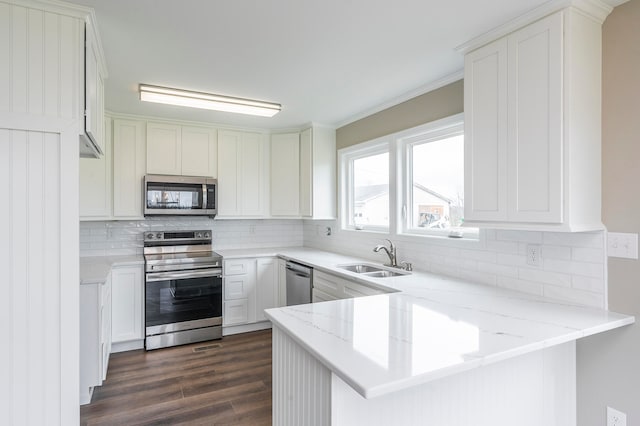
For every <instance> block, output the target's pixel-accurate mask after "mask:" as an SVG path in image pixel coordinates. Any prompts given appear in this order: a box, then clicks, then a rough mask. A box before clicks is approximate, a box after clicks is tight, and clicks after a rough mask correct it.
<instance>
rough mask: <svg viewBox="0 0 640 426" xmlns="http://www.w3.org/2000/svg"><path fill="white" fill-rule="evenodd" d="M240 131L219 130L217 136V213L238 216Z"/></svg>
mask: <svg viewBox="0 0 640 426" xmlns="http://www.w3.org/2000/svg"><path fill="white" fill-rule="evenodd" d="M241 143H242V133H240V132H232V131H221V132H220V134H219V138H218V215H219V216H239V215H240V197H239V194H238V188H239V174H240V170H239V163H238V159H239V155H240V144H241Z"/></svg>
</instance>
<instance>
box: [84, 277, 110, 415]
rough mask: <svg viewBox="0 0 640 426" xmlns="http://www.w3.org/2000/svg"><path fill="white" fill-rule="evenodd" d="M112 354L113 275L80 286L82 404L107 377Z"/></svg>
mask: <svg viewBox="0 0 640 426" xmlns="http://www.w3.org/2000/svg"><path fill="white" fill-rule="evenodd" d="M110 353H111V275H108V276H107V279H106V280H105V281H104V282H102V283H93V284H83V285H81V286H80V404H88V403H89V402H91V395H92V393H93V388H94V387H95V386H100V385H102V382H103V381H104V380H105V379H106V377H107V368H108V365H109V354H110Z"/></svg>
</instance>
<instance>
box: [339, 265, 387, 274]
mask: <svg viewBox="0 0 640 426" xmlns="http://www.w3.org/2000/svg"><path fill="white" fill-rule="evenodd" d="M339 268H342V269H346V270H347V271H351V272H356V273H358V274H366V273H368V272H382V271H384V269H382V268H378V267H377V266H373V265H342V266H339Z"/></svg>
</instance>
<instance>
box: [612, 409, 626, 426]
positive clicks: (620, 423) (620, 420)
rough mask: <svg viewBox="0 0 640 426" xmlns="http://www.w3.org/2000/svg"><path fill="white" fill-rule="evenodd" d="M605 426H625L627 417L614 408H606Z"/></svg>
mask: <svg viewBox="0 0 640 426" xmlns="http://www.w3.org/2000/svg"><path fill="white" fill-rule="evenodd" d="M607 426H627V415H626V414H625V413H623V412H621V411H618V410H616V409H615V408H611V407H607Z"/></svg>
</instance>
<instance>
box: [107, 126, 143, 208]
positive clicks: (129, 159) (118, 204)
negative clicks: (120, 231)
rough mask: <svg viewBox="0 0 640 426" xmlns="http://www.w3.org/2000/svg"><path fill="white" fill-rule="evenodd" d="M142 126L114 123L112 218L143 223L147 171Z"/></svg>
mask: <svg viewBox="0 0 640 426" xmlns="http://www.w3.org/2000/svg"><path fill="white" fill-rule="evenodd" d="M145 127H146V126H145V123H144V121H136V120H122V119H115V120H113V217H114V219H143V218H144V215H143V206H142V181H143V179H144V175H145V170H146V141H145Z"/></svg>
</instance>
